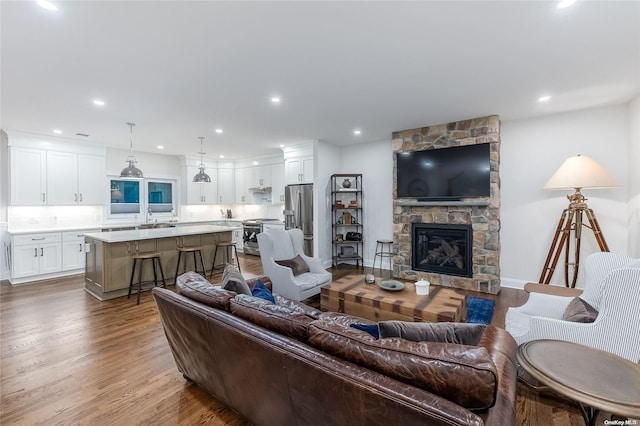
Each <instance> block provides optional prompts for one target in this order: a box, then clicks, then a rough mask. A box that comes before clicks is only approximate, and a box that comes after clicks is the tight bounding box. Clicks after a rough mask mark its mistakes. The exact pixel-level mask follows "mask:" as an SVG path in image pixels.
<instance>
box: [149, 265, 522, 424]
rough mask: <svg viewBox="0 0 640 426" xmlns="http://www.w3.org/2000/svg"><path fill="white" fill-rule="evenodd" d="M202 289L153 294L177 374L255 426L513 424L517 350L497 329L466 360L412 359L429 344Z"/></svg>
mask: <svg viewBox="0 0 640 426" xmlns="http://www.w3.org/2000/svg"><path fill="white" fill-rule="evenodd" d="M198 277H199V275H197V274H194V273H187V274H185V275H183V276H181V277H180V278H179V279H178V283H177V286H176V287H177V289H178V291H179V292H180V294H177V293H174V292H172V291H171V290H167V289H163V288H157V287H156V288H154V289H153V295H154V298H155V300H156V303H157V306H158V310H159V312H160V316H161V319H162V324H163V327H164V331H165V334H166V337H167V340H168V342H169V346H170V348H171V351H172V353H173V356H174V359H175V362H176V364H177V367H178V370H179V371H180V372H182V374H183V376H184V377H185V378H186V379H187V380H191V381H193V382H195V383H196V384H198V385H199V386H200V387H202V388H204V389H205V390H206V391H207V392H209V393H210V394H211V395H213V396H214V397H215V398H216V399H218V400H219V401H221V402H223V403H225V404H227V405H228V406H230V407H232V408H233V409H234V410H235V411H237V412H238V413H240V414H241V415H242V416H244V417H245V418H247V419H248V420H249V421H251V422H252V423H254V424H256V425H347V424H348V425H363V426H364V425H367V426H370V425H389V424H396V425H482V424H487V425H500V426H504V425H512V424H514V423H515V411H514V410H515V389H516V368H515V351H516V345H515V342H514V340H513V339H512V338H511V336H510V335H508V334H507V333H506V332H505V331H504V330H502V329H498V328H495V327H492V326H487V327H486V328H483V329H482V330H483V331H482V333H481V335H479V336H477V339H476V340H477V343H476V344H475V345H474V346H467V348H468V349H467V350H464V348H465V346H463V345H458V344H449V343H433V344H432V343H431V342H429V344H428V346H421V347H419V348H417V347H418V346H420V345H423V344H424V342H422V343H420V342H408V341H406V340H404V339H400V338H385V339H379V340H376V339H375V338H373V337H372V336H371V335H369V334H368V333H366V332H364V331H360V330H356V329H354V328H351V327H349V326H348V324H349V323H350V322H353V321H358V322H360V320H359V319H358V318H355V317H350V316H345V315H342V314H335V313H321V312H320V311H317V310H315V309H313V308H310V307H307V306H306V305H302V304H299V303H297V302H293V301H288V300H286V299H284V298H281V297H276V303H275V304H273V303H271V302H266V301H263V300H261V299H257V298H253V297H251V296H246V295H236V293H233V292H228V291H226V290H222V289H220V288H219V287H214V286H211V285H210V284H209V283H208V282H206V280H204V279H201V278H198ZM261 279H262V281H263V282H264V283H265V284H266V285H267V287H270V281H269V280H268V278H266V277H261ZM254 282H255V280H253V281H249V282H248V284H249V286H250V287H251V286H252V285H253V284H254ZM361 322H362V323H363V324H371V322H369V321H367V320H364V319H362V320H361ZM412 345H413V346H412ZM414 346H415V347H414ZM425 347H427V349H426V352H425V349H424V348H425ZM416 348H417V349H416ZM425 353H426V355H427V357H426V358H424V356H425ZM418 358H419V359H418ZM413 362H417V364H416V365H418V364H419V365H420V368H419V369H413V368H412V367H411V368H409V367H407V366H409V365H412V363H413ZM398 363H400V364H398ZM418 370H420V371H418ZM416 383H418V384H417V385H416ZM427 389H432V390H433V389H435V390H434V391H433V392H430V391H428V390H427ZM488 389H489V390H488ZM438 393H439V394H438ZM443 395H445V396H443ZM454 400H455V401H457V402H459V403H460V404H463V405H467V406H470V407H471V408H465V407H463V406H462V405H460V404H458V403H456V402H454ZM483 405H485V406H483ZM473 407H475V408H473Z"/></svg>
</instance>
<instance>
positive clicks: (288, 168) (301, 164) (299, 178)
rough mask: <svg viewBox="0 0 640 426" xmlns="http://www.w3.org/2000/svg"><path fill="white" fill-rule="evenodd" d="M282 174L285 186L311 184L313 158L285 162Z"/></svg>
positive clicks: (293, 159)
mask: <svg viewBox="0 0 640 426" xmlns="http://www.w3.org/2000/svg"><path fill="white" fill-rule="evenodd" d="M284 174H285V180H286V183H287V185H290V184H297V183H313V157H301V158H292V159H289V160H285V163H284Z"/></svg>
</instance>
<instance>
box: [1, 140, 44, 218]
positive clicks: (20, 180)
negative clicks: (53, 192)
mask: <svg viewBox="0 0 640 426" xmlns="http://www.w3.org/2000/svg"><path fill="white" fill-rule="evenodd" d="M9 150H10V157H11V163H10V167H9V168H10V170H11V205H14V206H41V205H45V204H46V203H47V199H46V192H47V183H46V178H47V172H46V171H47V154H46V151H43V150H40V149H31V148H22V147H14V146H12V147H10V148H9Z"/></svg>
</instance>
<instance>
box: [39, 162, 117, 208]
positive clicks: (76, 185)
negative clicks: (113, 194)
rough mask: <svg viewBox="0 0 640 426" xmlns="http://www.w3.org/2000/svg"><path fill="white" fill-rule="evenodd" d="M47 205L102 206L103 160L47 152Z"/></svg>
mask: <svg viewBox="0 0 640 426" xmlns="http://www.w3.org/2000/svg"><path fill="white" fill-rule="evenodd" d="M46 170H47V172H46V176H47V191H46V193H47V204H49V205H76V204H82V205H91V204H97V205H99V204H103V202H104V197H103V193H104V180H105V159H104V157H100V156H95V155H86V154H74V153H70V152H58V151H47V167H46Z"/></svg>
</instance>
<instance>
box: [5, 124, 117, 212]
mask: <svg viewBox="0 0 640 426" xmlns="http://www.w3.org/2000/svg"><path fill="white" fill-rule="evenodd" d="M50 145H52V143H51V141H49V140H48V139H45V138H41V137H37V136H31V135H29V136H23V135H21V134H16V135H14V134H10V135H9V151H10V163H9V168H10V170H11V171H10V179H11V185H10V188H11V189H10V192H11V205H14V206H37V205H40V206H41V205H89V204H96V205H99V204H103V203H104V191H103V188H104V182H105V158H106V150H105V149H104V148H101V147H87V146H85V145H76V144H74V143H71V142H68V141H64V142H62V141H61V142H58V141H57V140H56V143H55V146H56V150H49V149H47V148H48V147H49V146H50Z"/></svg>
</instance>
